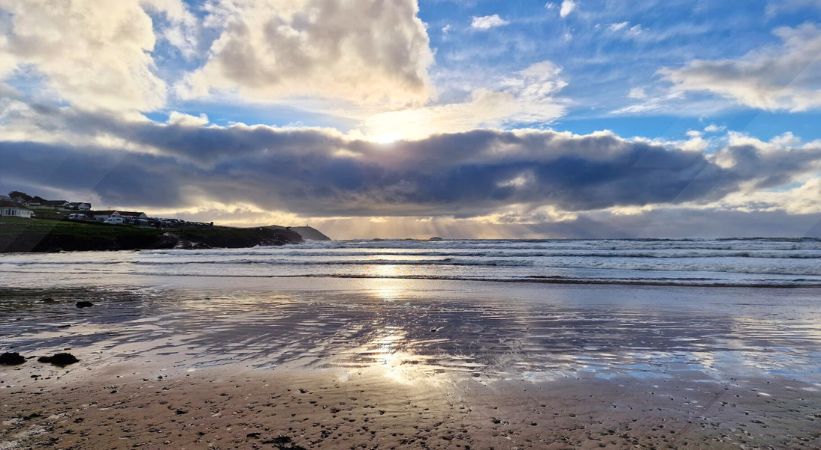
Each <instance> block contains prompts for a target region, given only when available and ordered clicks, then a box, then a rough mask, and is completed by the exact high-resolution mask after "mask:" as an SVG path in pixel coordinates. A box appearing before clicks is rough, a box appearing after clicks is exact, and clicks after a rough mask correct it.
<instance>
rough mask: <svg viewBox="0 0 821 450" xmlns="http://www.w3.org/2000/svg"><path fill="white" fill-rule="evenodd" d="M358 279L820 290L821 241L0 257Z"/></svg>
mask: <svg viewBox="0 0 821 450" xmlns="http://www.w3.org/2000/svg"><path fill="white" fill-rule="evenodd" d="M38 273H39V274H48V276H49V277H56V278H70V279H72V280H75V281H82V280H84V279H99V278H100V277H103V278H107V277H118V276H149V277H150V276H163V277H192V276H196V277H244V278H341V279H344V278H361V279H373V278H380V279H422V280H462V281H490V282H527V283H566V284H588V283H589V284H637V285H662V286H667V285H672V286H737V287H818V286H821V239H813V238H797V239H772V238H760V239H678V240H659V239H617V240H614V239H606V240H431V241H426V240H347V241H311V242H307V243H303V244H297V245H286V246H281V247H255V248H244V249H206V250H181V249H180V250H177V249H173V250H143V251H107V252H65V253H29V254H21V253H18V254H5V255H0V274H2V275H0V276H4V277H13V276H14V275H13V274H38Z"/></svg>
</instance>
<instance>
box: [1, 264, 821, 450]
mask: <svg viewBox="0 0 821 450" xmlns="http://www.w3.org/2000/svg"><path fill="white" fill-rule="evenodd" d="M382 267H383V268H382V269H380V270H384V271H385V272H386V273H387V272H394V271H401V270H402V268H401V267H398V268H397V267H393V266H391V265H384V266H382ZM189 283H190V282H189ZM269 283H270V282H269V281H260V282H259V284H258V285H251V284H247V283H246V284H245V285H244V286H243V289H239V288H238V286H236V285H231V286H230V287H229V286H222V287H220V285H218V284H216V285H209V286H204V287H202V288H200V289H190V288H187V289H177V288H173V287H172V286H169V287H167V288H163V289H157V288H151V289H143V288H129V289H114V288H112V289H108V290H82V289H74V288H65V289H53V290H40V289H28V290H20V289H12V290H6V291H4V292H3V293H2V294H0V314H2V316H3V317H8V318H9V319H10V320H7V321H3V322H2V323H0V338H2V341H3V342H4V343H6V344H4V348H3V349H2V350H3V351H6V350H13V351H15V352H19V353H21V354H22V355H24V356H25V357H29V358H31V357H37V356H42V355H46V354H49V355H50V354H54V353H57V352H59V351H66V350H65V349H70V350H67V351H70V352H71V353H72V354H74V355H76V356H77V357H78V358H79V360H80V362H79V363H76V364H73V365H70V366H67V367H66V368H58V367H54V366H51V365H47V364H42V363H38V362H36V360H35V359H29V360H27V361H26V362H25V363H24V364H22V365H20V366H13V367H0V374H1V375H2V378H0V381H2V383H0V403H2V405H3V408H2V412H0V423H2V428H0V448H15V446H23V447H26V446H40V445H56V446H58V447H61V448H68V447H74V448H131V447H134V446H142V447H149V448H156V447H166V446H174V447H191V448H201V447H209V446H210V447H212V448H236V447H255V446H256V447H262V448H265V447H268V448H271V447H274V448H300V447H304V448H314V447H320V448H350V447H356V446H364V447H366V448H371V447H375V446H377V445H378V446H379V447H380V448H390V447H404V448H420V447H429V448H491V447H493V448H513V447H517V448H571V447H572V448H599V447H601V446H604V447H610V446H612V447H634V446H640V447H641V446H644V447H656V448H665V447H675V448H684V447H689V448H699V447H711V448H724V447H726V448H735V447H737V446H739V445H745V446H748V447H757V446H773V447H779V448H802V447H803V448H817V447H819V445H821V437H819V432H818V431H817V430H818V427H816V426H815V424H817V423H818V421H819V420H821V416H819V415H818V411H819V410H821V391H819V389H821V378H819V376H818V373H817V367H818V362H819V357H820V356H821V355H819V348H821V346H819V339H818V336H819V335H821V334H819V323H821V321H819V311H818V308H817V306H816V305H815V303H814V301H815V300H814V299H816V298H818V291H817V290H814V289H792V290H787V291H783V290H781V291H777V292H774V291H768V290H763V289H758V290H755V289H752V290H751V289H730V290H727V289H724V290H715V289H692V288H687V289H678V290H676V289H670V288H647V287H645V288H635V287H623V288H613V287H606V286H605V287H590V286H564V287H559V286H557V287H551V288H550V289H544V288H540V287H533V286H530V285H525V286H522V285H515V284H504V285H499V284H492V283H454V282H441V281H437V282H426V281H419V280H396V279H384V278H383V279H367V280H357V281H356V282H353V283H352V282H346V283H344V284H342V285H341V286H342V287H341V288H337V289H329V288H328V287H327V285H323V288H322V289H318V288H316V287H315V286H312V285H311V283H313V280H303V281H300V283H302V284H299V283H295V282H293V283H290V284H282V285H280V288H278V289H276V290H273V289H272V288H271V286H270V284H269ZM719 293H720V296H721V297H720V298H721V301H716V300H715V299H716V298H717V294H719ZM776 293H777V295H778V296H779V303H778V304H777V305H775V306H773V305H772V302H771V299H772V295H774V294H776ZM45 298H49V299H50V300H49V301H44V300H43V299H45ZM86 299H87V300H91V301H92V303H93V304H94V305H93V306H92V307H89V308H83V309H79V308H76V307H75V303H76V302H77V301H81V300H86ZM740 302H743V303H744V304H745V308H744V311H743V314H738V312H737V311H735V310H734V305H735V304H737V303H740ZM775 349H777V350H778V351H775ZM113 436H116V437H117V438H116V439H112V437H113Z"/></svg>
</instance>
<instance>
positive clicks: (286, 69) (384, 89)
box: [177, 0, 433, 105]
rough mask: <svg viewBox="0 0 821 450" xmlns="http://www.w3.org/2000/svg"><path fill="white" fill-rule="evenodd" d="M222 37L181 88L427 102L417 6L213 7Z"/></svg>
mask: <svg viewBox="0 0 821 450" xmlns="http://www.w3.org/2000/svg"><path fill="white" fill-rule="evenodd" d="M207 9H208V16H207V18H206V20H205V26H206V27H209V28H211V29H214V30H217V32H218V33H219V36H218V37H217V39H216V40H214V42H213V44H212V45H211V48H210V52H209V56H208V59H207V61H206V62H205V64H204V66H202V67H201V68H199V69H197V70H196V71H194V72H192V73H190V74H189V75H188V76H187V77H186V79H185V80H184V81H183V82H181V83H180V84H179V85H178V86H177V88H178V91H179V93H180V94H181V95H183V96H184V97H197V96H204V95H208V94H212V93H215V92H230V93H235V94H239V95H240V96H242V97H243V98H245V99H246V100H252V101H264V100H279V99H283V98H295V97H300V96H314V97H321V98H329V99H342V100H348V101H352V102H358V103H359V102H361V103H367V104H380V105H407V104H418V103H420V102H424V101H425V100H426V99H427V97H428V95H429V85H428V84H429V82H428V77H427V70H428V67H429V66H430V65H431V64H432V62H433V56H432V52H431V50H430V48H429V40H428V35H427V31H426V29H425V26H424V24H423V23H422V21H421V20H420V19H419V18H418V17H417V13H418V9H419V8H418V5H417V1H416V0H395V1H383V0H362V1H357V2H348V1H344V0H214V1H212V2H210V3H208V4H207Z"/></svg>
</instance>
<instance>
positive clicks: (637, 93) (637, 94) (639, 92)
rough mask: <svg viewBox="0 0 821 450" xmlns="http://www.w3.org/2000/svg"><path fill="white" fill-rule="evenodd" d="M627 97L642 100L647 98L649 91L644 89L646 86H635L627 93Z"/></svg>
mask: <svg viewBox="0 0 821 450" xmlns="http://www.w3.org/2000/svg"><path fill="white" fill-rule="evenodd" d="M627 97H628V98H632V99H637V100H641V99H645V98H647V92H646V91H645V90H644V88H641V87H634V88H632V89H630V92H628V93H627Z"/></svg>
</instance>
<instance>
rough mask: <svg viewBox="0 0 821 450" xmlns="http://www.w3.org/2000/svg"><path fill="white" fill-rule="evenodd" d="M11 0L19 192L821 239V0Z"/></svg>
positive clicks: (552, 234) (148, 203)
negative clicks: (106, 0)
mask: <svg viewBox="0 0 821 450" xmlns="http://www.w3.org/2000/svg"><path fill="white" fill-rule="evenodd" d="M104 3H105V4H104V6H103V2H101V1H100V0H0V192H9V191H11V190H21V191H24V192H28V193H30V194H38V195H41V196H43V197H46V198H53V199H57V198H59V199H67V200H72V201H91V202H92V203H93V204H94V205H95V207H105V208H106V209H109V208H117V209H129V210H141V211H146V212H147V213H149V215H153V216H161V217H179V218H183V219H187V220H198V221H209V222H210V221H214V222H216V223H219V224H224V225H232V226H258V225H268V224H280V225H294V226H295V225H306V224H307V225H311V226H314V227H317V228H319V229H320V230H322V231H323V232H325V233H326V234H328V235H330V236H331V237H333V238H338V239H353V238H374V237H380V238H404V237H413V238H425V237H430V236H446V237H454V238H629V237H732V236H738V237H752V236H787V237H795V236H815V237H821V1H819V0H778V1H766V0H747V1H744V2H717V1H712V0H709V1H708V0H702V1H699V0H690V1H684V0H664V1H661V0H646V1H630V2H626V1H604V0H551V1H547V2H544V1H525V0H505V1H491V0H199V1H194V0H187V1H184V0H118V1H116V2H104Z"/></svg>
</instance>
